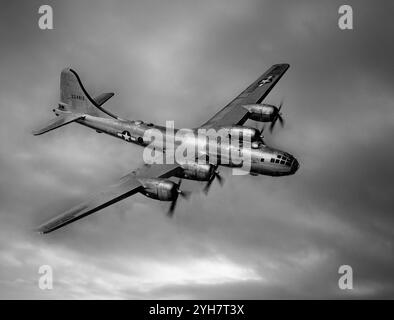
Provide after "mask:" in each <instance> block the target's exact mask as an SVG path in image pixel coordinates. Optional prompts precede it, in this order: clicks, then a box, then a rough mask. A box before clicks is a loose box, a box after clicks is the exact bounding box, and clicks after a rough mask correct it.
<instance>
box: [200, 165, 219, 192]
mask: <svg viewBox="0 0 394 320" xmlns="http://www.w3.org/2000/svg"><path fill="white" fill-rule="evenodd" d="M215 179H218V182H219V184H220V186H223V184H224V178H223V177H222V176H221V175H220V173H219V170H218V165H214V166H213V170H212V173H211V176H210V177H209V180H208V182H207V184H206V185H205V187H204V189H203V191H204V193H205V194H208V191H209V189H210V188H211V184H212V182H213V180H215Z"/></svg>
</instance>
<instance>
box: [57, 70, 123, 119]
mask: <svg viewBox="0 0 394 320" xmlns="http://www.w3.org/2000/svg"><path fill="white" fill-rule="evenodd" d="M113 95H114V94H113V93H104V94H102V95H99V96H98V97H97V98H96V99H93V98H92V97H91V96H90V95H89V93H88V92H87V91H86V90H85V88H84V86H83V84H82V82H81V79H80V78H79V76H78V74H77V73H76V72H75V71H74V70H73V69H70V68H66V69H63V70H62V73H61V75H60V102H61V103H62V104H66V105H67V106H68V108H67V109H66V110H67V111H71V112H72V113H80V114H89V115H92V116H100V115H101V114H100V111H101V112H104V113H105V114H107V115H109V116H110V117H112V118H115V119H119V118H118V117H117V116H116V115H114V114H112V113H110V112H109V111H107V110H105V109H104V108H102V107H101V105H103V104H104V103H105V102H106V101H107V100H108V99H110V98H111V97H112V96H113Z"/></svg>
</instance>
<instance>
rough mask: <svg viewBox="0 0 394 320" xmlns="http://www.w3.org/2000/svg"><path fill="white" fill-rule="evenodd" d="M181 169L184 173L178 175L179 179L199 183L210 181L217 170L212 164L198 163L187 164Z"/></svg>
mask: <svg viewBox="0 0 394 320" xmlns="http://www.w3.org/2000/svg"><path fill="white" fill-rule="evenodd" d="M181 168H182V171H181V172H180V173H178V174H177V175H176V176H177V177H179V178H182V179H189V180H197V181H208V180H209V179H210V178H211V176H212V174H213V171H214V170H215V168H214V166H213V165H211V164H204V163H203V164H199V163H196V162H186V163H184V164H182V165H181Z"/></svg>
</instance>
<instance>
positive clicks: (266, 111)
mask: <svg viewBox="0 0 394 320" xmlns="http://www.w3.org/2000/svg"><path fill="white" fill-rule="evenodd" d="M243 107H244V108H245V109H246V110H248V112H249V119H252V120H254V121H258V122H271V121H272V120H273V119H274V116H275V111H276V109H277V108H276V107H275V106H273V105H270V104H248V105H245V106H243Z"/></svg>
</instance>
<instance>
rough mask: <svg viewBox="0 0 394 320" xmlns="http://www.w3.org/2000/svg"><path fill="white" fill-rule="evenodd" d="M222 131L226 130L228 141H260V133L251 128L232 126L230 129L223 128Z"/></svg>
mask: <svg viewBox="0 0 394 320" xmlns="http://www.w3.org/2000/svg"><path fill="white" fill-rule="evenodd" d="M222 129H223V130H226V132H227V133H228V135H229V137H230V140H231V139H238V140H240V141H243V140H246V139H250V140H249V141H256V140H260V131H259V130H257V129H255V128H251V127H244V126H232V127H223V128H222Z"/></svg>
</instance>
